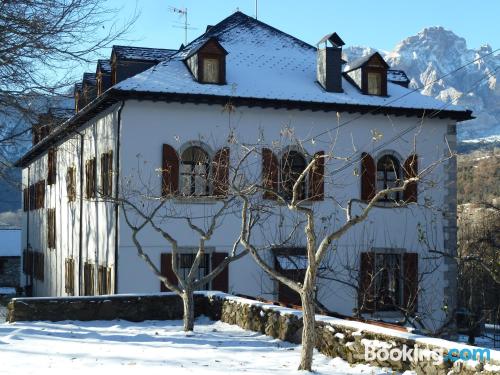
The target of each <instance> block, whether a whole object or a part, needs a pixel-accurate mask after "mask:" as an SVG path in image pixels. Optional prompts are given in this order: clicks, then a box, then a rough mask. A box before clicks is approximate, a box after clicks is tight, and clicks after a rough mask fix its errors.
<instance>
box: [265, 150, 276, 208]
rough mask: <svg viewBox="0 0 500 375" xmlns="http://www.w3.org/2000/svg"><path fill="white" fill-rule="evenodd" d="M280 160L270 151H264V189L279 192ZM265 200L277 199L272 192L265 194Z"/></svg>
mask: <svg viewBox="0 0 500 375" xmlns="http://www.w3.org/2000/svg"><path fill="white" fill-rule="evenodd" d="M278 165H279V164H278V158H277V157H276V155H274V153H273V152H272V151H271V150H270V149H268V148H263V149H262V184H263V186H264V188H266V189H270V190H273V191H278V172H279V169H278ZM263 198H264V199H276V195H275V194H273V193H272V192H269V191H266V192H264V196H263Z"/></svg>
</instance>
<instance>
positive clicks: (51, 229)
mask: <svg viewBox="0 0 500 375" xmlns="http://www.w3.org/2000/svg"><path fill="white" fill-rule="evenodd" d="M56 225H57V220H56V209H55V208H48V209H47V248H48V249H51V250H54V249H56V244H57V240H56V238H57V237H56V235H57V230H56Z"/></svg>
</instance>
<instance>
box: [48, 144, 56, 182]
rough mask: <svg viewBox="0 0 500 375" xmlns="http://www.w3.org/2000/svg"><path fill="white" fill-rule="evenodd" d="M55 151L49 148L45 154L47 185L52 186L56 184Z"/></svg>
mask: <svg viewBox="0 0 500 375" xmlns="http://www.w3.org/2000/svg"><path fill="white" fill-rule="evenodd" d="M56 165H57V161H56V149H55V148H51V149H50V150H49V152H48V154H47V185H53V184H55V183H56V174H57V169H56Z"/></svg>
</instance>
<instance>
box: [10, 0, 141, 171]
mask: <svg viewBox="0 0 500 375" xmlns="http://www.w3.org/2000/svg"><path fill="white" fill-rule="evenodd" d="M118 11H119V9H114V8H111V7H109V6H107V5H106V1H101V0H2V1H0V177H3V178H9V177H10V174H9V173H8V170H9V169H10V168H11V167H12V162H13V160H11V159H12V158H16V157H17V156H18V155H19V153H20V152H23V151H24V149H25V148H26V147H27V145H28V143H29V140H30V134H29V133H30V130H31V125H32V124H33V123H35V122H36V121H37V117H38V115H39V114H41V113H45V112H46V111H47V107H48V106H50V105H59V104H60V103H54V101H57V102H60V101H61V98H64V97H68V88H69V87H70V85H72V84H73V83H74V82H75V80H76V78H77V77H76V76H75V72H78V71H79V69H78V68H79V67H81V66H83V65H85V64H87V63H89V62H92V61H95V60H96V59H97V57H98V56H99V54H100V53H101V52H102V51H103V50H104V48H106V47H109V46H110V45H111V43H113V41H116V40H118V39H120V38H122V37H123V36H124V35H125V33H126V32H127V31H128V30H129V29H130V27H131V25H132V24H133V23H134V21H135V20H136V18H137V14H134V15H132V17H131V18H130V19H128V20H125V21H124V22H123V23H118V22H117V21H116V19H117V17H116V15H117V14H118Z"/></svg>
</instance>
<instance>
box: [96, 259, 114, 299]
mask: <svg viewBox="0 0 500 375" xmlns="http://www.w3.org/2000/svg"><path fill="white" fill-rule="evenodd" d="M111 271H112V268H111V267H105V266H99V269H98V275H97V289H98V291H99V294H100V295H104V294H111V293H112V291H111Z"/></svg>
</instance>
